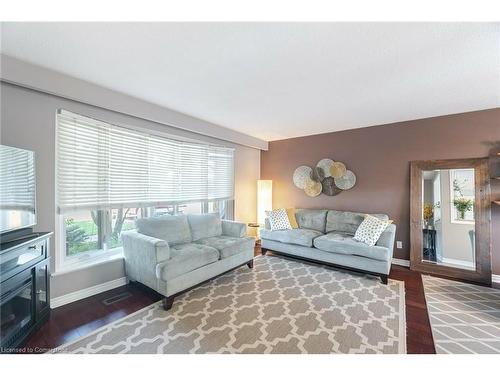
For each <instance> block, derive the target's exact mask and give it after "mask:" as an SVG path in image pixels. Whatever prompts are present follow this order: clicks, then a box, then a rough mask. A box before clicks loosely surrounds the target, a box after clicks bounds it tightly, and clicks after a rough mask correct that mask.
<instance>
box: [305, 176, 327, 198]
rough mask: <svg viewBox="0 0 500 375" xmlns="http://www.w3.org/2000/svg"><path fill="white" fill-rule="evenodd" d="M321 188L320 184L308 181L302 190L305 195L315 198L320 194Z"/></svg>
mask: <svg viewBox="0 0 500 375" xmlns="http://www.w3.org/2000/svg"><path fill="white" fill-rule="evenodd" d="M322 188H323V187H322V186H321V182H316V181H313V180H309V181H307V182H306V187H305V189H304V191H305V193H306V195H308V196H310V197H317V196H318V195H320V194H321V189H322Z"/></svg>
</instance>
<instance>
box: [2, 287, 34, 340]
mask: <svg viewBox="0 0 500 375" xmlns="http://www.w3.org/2000/svg"><path fill="white" fill-rule="evenodd" d="M31 280H32V279H31V278H30V279H27V280H26V281H25V282H24V283H23V284H22V285H21V286H19V285H17V286H18V288H17V289H14V290H12V289H11V290H2V293H3V294H2V300H1V306H0V310H1V312H0V313H1V322H2V323H1V327H0V342H4V340H6V339H7V338H9V337H10V336H11V335H12V334H14V333H17V332H19V331H20V330H21V329H22V328H23V327H25V326H26V325H28V324H30V322H31V319H32V316H33V311H32V309H33V304H32V292H33V290H32V288H33V283H32V281H31Z"/></svg>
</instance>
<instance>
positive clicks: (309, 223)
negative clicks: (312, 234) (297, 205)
mask: <svg viewBox="0 0 500 375" xmlns="http://www.w3.org/2000/svg"><path fill="white" fill-rule="evenodd" d="M326 213H327V210H306V209H300V210H295V217H296V219H297V223H298V224H299V228H301V229H313V230H316V231H318V232H322V233H325V224H326Z"/></svg>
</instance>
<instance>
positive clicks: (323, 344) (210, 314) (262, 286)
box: [54, 256, 406, 353]
mask: <svg viewBox="0 0 500 375" xmlns="http://www.w3.org/2000/svg"><path fill="white" fill-rule="evenodd" d="M404 306H405V301H404V283H403V282H400V281H393V280H390V281H389V285H383V284H382V283H381V282H380V279H378V278H373V277H369V276H361V275H359V274H353V273H348V272H341V271H337V270H334V269H332V268H328V267H322V266H318V265H313V264H309V263H304V262H299V261H294V260H290V259H286V258H281V257H277V256H259V257H257V258H255V261H254V268H253V269H252V270H251V269H248V268H247V267H240V268H238V269H237V270H235V271H232V272H230V273H227V274H225V275H223V276H220V277H218V278H216V279H215V280H213V281H211V282H208V283H206V284H204V285H202V286H200V287H198V288H196V289H193V290H191V291H190V292H187V293H185V294H183V295H181V296H179V297H178V298H177V299H176V300H175V302H174V305H173V307H172V309H171V310H170V311H164V310H163V308H162V306H161V303H155V304H153V305H151V306H148V307H146V308H144V309H142V310H140V311H138V312H136V313H134V314H131V315H128V316H126V317H124V318H123V319H121V320H119V321H116V322H114V323H111V324H110V325H108V326H106V327H103V328H101V329H99V330H97V331H95V332H93V333H91V334H90V335H88V336H87V337H85V338H81V339H79V340H77V341H76V342H73V343H70V344H66V345H63V346H61V347H59V348H57V349H55V350H54V352H66V353H68V352H69V353H405V352H406V329H405V310H404Z"/></svg>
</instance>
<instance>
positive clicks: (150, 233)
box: [122, 214, 255, 310]
mask: <svg viewBox="0 0 500 375" xmlns="http://www.w3.org/2000/svg"><path fill="white" fill-rule="evenodd" d="M136 229H137V230H136V231H127V232H123V233H122V240H123V252H124V255H125V270H126V274H127V277H128V278H129V280H131V281H138V282H140V283H142V284H144V285H146V286H148V287H150V288H152V289H154V290H156V291H157V292H158V293H160V294H162V295H163V296H165V298H164V300H163V307H164V308H165V310H168V309H170V308H171V307H172V304H173V301H174V297H175V296H176V295H177V294H180V293H182V292H183V291H186V290H187V289H190V288H191V287H193V286H195V285H198V284H200V283H202V282H204V281H207V280H209V279H211V278H213V277H215V276H217V275H220V274H222V273H224V272H226V271H229V270H231V269H234V268H237V267H239V266H242V265H244V264H247V265H248V266H249V267H250V268H252V267H253V256H254V246H255V239H254V238H248V237H246V236H245V234H246V225H245V224H243V223H237V222H234V221H226V220H220V218H219V216H218V214H201V215H178V216H170V215H165V216H160V217H152V218H144V219H138V220H136Z"/></svg>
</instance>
